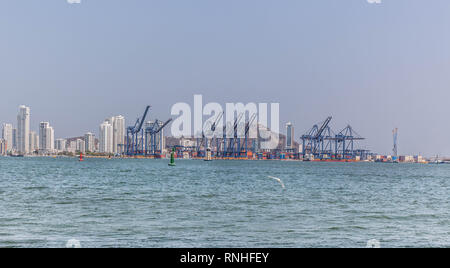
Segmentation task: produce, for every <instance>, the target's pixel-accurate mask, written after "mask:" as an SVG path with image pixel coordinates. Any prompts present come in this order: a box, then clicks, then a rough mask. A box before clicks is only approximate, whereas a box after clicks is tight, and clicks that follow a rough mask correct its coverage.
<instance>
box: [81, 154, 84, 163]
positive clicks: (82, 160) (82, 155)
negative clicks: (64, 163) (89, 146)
mask: <svg viewBox="0 0 450 268" xmlns="http://www.w3.org/2000/svg"><path fill="white" fill-rule="evenodd" d="M83 161H84V159H83V153H80V162H83Z"/></svg>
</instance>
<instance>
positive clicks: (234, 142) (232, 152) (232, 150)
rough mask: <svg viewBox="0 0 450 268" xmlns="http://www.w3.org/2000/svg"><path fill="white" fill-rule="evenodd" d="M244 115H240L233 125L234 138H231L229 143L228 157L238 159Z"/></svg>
mask: <svg viewBox="0 0 450 268" xmlns="http://www.w3.org/2000/svg"><path fill="white" fill-rule="evenodd" d="M243 116H244V113H240V114H239V115H238V116H237V117H236V118H235V119H234V124H233V137H232V138H230V142H229V143H228V150H227V153H226V156H234V157H236V156H237V155H238V154H239V146H240V139H239V138H238V127H239V122H240V121H241V120H242V117H243Z"/></svg>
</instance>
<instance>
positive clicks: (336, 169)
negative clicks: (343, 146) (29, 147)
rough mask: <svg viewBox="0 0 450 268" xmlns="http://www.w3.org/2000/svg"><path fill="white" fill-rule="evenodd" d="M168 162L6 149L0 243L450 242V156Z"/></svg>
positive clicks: (0, 183) (0, 176)
mask: <svg viewBox="0 0 450 268" xmlns="http://www.w3.org/2000/svg"><path fill="white" fill-rule="evenodd" d="M167 163H168V160H145V159H142V160H137V159H112V160H108V159H87V160H86V161H84V162H78V161H77V159H74V158H0V247H66V244H67V242H68V241H69V240H71V241H78V242H79V243H80V244H81V246H82V247H366V245H367V242H368V241H369V240H373V239H375V240H376V241H378V242H379V243H380V246H381V247H450V198H449V196H450V165H422V164H383V163H312V162H281V161H220V160H217V161H213V162H205V161H201V160H178V161H177V162H176V164H177V166H176V167H169V166H168V165H167ZM268 176H275V177H278V178H280V179H281V180H282V181H283V183H284V184H285V187H286V188H285V189H283V188H282V187H281V184H280V183H279V182H277V181H276V180H274V179H271V178H269V177H268Z"/></svg>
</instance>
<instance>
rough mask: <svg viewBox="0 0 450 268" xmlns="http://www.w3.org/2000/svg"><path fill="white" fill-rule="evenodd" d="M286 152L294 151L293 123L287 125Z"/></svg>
mask: <svg viewBox="0 0 450 268" xmlns="http://www.w3.org/2000/svg"><path fill="white" fill-rule="evenodd" d="M285 149H286V151H292V150H293V149H294V127H293V126H292V123H291V122H289V123H287V124H286V146H285Z"/></svg>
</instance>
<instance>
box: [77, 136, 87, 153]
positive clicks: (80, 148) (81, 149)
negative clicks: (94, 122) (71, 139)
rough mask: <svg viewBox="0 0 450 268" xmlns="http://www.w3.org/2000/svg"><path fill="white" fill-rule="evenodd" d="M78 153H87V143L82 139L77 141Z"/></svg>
mask: <svg viewBox="0 0 450 268" xmlns="http://www.w3.org/2000/svg"><path fill="white" fill-rule="evenodd" d="M76 142H77V145H76V147H77V152H80V153H85V152H86V143H85V142H84V140H82V139H77V141H76Z"/></svg>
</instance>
